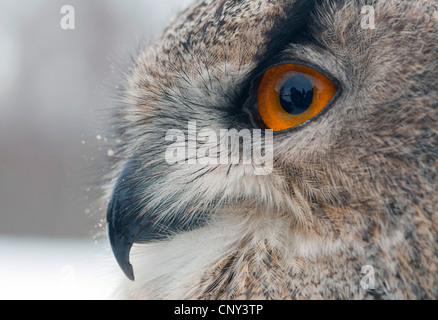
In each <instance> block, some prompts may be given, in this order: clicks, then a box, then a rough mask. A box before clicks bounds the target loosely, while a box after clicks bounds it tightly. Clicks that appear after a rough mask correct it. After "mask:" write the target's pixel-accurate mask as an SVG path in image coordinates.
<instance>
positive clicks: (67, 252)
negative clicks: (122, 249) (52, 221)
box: [0, 237, 118, 300]
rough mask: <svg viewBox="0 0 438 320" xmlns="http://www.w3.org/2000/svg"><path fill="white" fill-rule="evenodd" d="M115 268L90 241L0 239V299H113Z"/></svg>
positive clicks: (109, 257)
mask: <svg viewBox="0 0 438 320" xmlns="http://www.w3.org/2000/svg"><path fill="white" fill-rule="evenodd" d="M115 264H116V263H115V261H114V259H113V257H112V254H111V252H110V251H109V250H108V249H107V248H105V246H104V245H100V244H95V243H94V242H93V241H91V240H90V241H85V240H84V241H83V240H65V239H39V238H9V237H0V299H1V300H9V299H32V300H33V299H37V300H40V299H42V300H46V299H56V300H65V299H73V300H76V299H78V300H81V299H85V300H95V299H98V300H100V299H110V298H111V293H112V292H113V291H114V290H115V282H114V279H117V278H118V276H117V274H115V273H114V272H117V271H116V270H112V271H111V270H110V269H109V268H113V267H114V266H115Z"/></svg>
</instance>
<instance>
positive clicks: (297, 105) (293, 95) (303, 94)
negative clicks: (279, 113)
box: [280, 75, 313, 114]
mask: <svg viewBox="0 0 438 320" xmlns="http://www.w3.org/2000/svg"><path fill="white" fill-rule="evenodd" d="M312 100H313V86H312V83H311V82H310V81H309V79H307V78H306V77H304V76H299V75H297V76H293V77H291V78H290V79H288V80H287V81H286V82H285V84H284V85H283V87H282V88H281V90H280V103H281V106H282V107H283V109H284V110H285V111H286V112H288V113H290V114H301V113H303V112H304V111H306V110H307V109H309V107H310V105H311V104H312Z"/></svg>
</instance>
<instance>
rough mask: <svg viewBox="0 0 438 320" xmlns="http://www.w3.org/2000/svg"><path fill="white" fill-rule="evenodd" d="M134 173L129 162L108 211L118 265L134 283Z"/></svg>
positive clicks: (109, 232)
mask: <svg viewBox="0 0 438 320" xmlns="http://www.w3.org/2000/svg"><path fill="white" fill-rule="evenodd" d="M132 171H133V163H132V160H131V161H130V162H128V163H127V164H126V166H125V168H124V169H123V171H122V174H121V175H120V177H119V179H118V181H117V183H116V186H115V188H114V191H113V195H112V198H111V201H110V203H109V206H108V211H107V217H106V220H107V233H108V238H109V241H110V244H111V248H112V250H113V253H114V256H115V258H116V260H117V263H118V264H119V266H120V267H121V268H122V271H123V272H124V273H125V275H126V276H127V277H128V278H129V279H130V280H132V281H134V271H133V269H132V265H131V263H130V262H129V253H130V251H131V247H132V245H133V244H134V242H135V238H136V235H137V233H138V232H139V231H140V230H138V228H135V225H137V224H135V223H134V222H135V220H134V219H135V217H136V214H135V212H132V210H133V208H135V206H134V207H133V206H132V202H133V201H134V202H135V198H134V197H135V190H134V188H133V186H132V185H131V181H130V176H131V174H132Z"/></svg>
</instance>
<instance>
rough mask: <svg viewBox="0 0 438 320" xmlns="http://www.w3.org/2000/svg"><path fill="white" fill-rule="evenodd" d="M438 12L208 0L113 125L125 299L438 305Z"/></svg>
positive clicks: (116, 227)
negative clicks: (368, 280)
mask: <svg viewBox="0 0 438 320" xmlns="http://www.w3.org/2000/svg"><path fill="white" fill-rule="evenodd" d="M437 10H438V5H437V2H436V1H427V0H420V1H408V0H406V1H362V0H356V1H353V0H352V1H336V0H333V1H313V0H312V1H309V0H306V1H304V0H287V1H286V0H276V1H267V0H261V1H251V0H220V1H213V0H204V1H197V2H196V3H195V4H193V5H192V6H191V7H190V8H188V9H187V10H186V11H184V12H182V13H181V14H180V15H179V17H178V18H177V19H175V20H174V21H172V22H171V23H170V24H169V25H168V27H167V29H166V30H165V31H164V33H163V34H162V36H161V37H160V38H159V39H158V40H157V41H156V43H155V44H154V45H152V46H150V47H148V48H146V49H145V50H143V51H142V52H141V53H140V54H139V55H138V57H136V59H135V62H134V63H133V65H132V68H131V69H130V71H129V72H128V76H127V79H125V87H124V90H123V93H122V96H121V99H122V101H123V103H122V104H121V105H120V106H119V107H118V108H117V109H116V110H115V111H114V116H113V120H114V122H113V123H112V127H113V128H115V130H114V134H115V135H116V136H117V138H118V139H119V140H120V141H121V142H120V144H119V145H117V148H116V149H117V150H118V153H117V156H116V157H114V159H115V161H114V164H113V169H112V179H111V183H110V184H109V189H110V190H111V195H109V196H108V198H109V199H110V203H109V206H108V213H107V229H108V235H109V239H110V243H111V246H112V249H113V252H114V255H115V257H116V259H117V261H118V263H119V265H120V267H121V269H122V270H123V272H124V273H125V274H126V276H127V277H128V278H129V279H131V280H134V279H135V281H134V282H130V281H126V283H124V284H123V285H122V287H121V289H120V292H123V294H124V297H140V298H239V297H244V298H279V299H284V298H435V299H436V298H437V297H438V291H437V290H438V277H437V272H436V271H437V266H438V246H437V243H438V242H437V240H438V239H437V229H438V215H437V212H438V192H437V191H438V180H437V169H438V59H437V57H438V38H437V34H438V13H437ZM133 247H134V248H135V249H132V248H133ZM131 249H132V251H135V253H133V254H132V257H131V256H130V254H131ZM134 256H135V258H136V262H134V263H131V262H130V258H134ZM363 266H371V267H372V268H373V270H375V283H374V285H373V288H371V289H370V288H368V289H364V288H362V287H361V286H360V279H361V278H362V277H363V274H362V275H361V269H362V267H363ZM134 274H135V277H134Z"/></svg>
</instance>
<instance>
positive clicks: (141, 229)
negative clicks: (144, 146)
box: [106, 157, 205, 281]
mask: <svg viewBox="0 0 438 320" xmlns="http://www.w3.org/2000/svg"><path fill="white" fill-rule="evenodd" d="M151 170H152V168H148V170H145V168H144V167H143V166H142V165H141V164H139V163H138V162H137V161H136V158H135V157H134V158H132V159H131V160H130V161H129V162H128V163H127V164H126V165H125V167H124V168H123V171H122V173H121V175H120V177H119V179H118V180H117V183H116V186H115V188H114V191H113V195H112V198H111V201H110V203H109V206H108V211H107V216H106V220H107V233H108V238H109V241H110V244H111V248H112V250H113V253H114V256H115V258H116V260H117V262H118V264H119V265H120V267H121V268H122V270H123V272H124V273H125V275H126V276H127V277H128V278H129V279H130V280H132V281H133V280H134V272H133V268H132V265H131V263H130V261H129V253H130V251H131V248H132V246H133V244H134V243H150V242H153V241H160V240H165V239H167V238H169V237H171V236H172V235H174V234H176V233H179V232H185V231H190V230H193V229H196V228H199V227H201V226H203V225H204V224H205V219H204V215H203V214H202V213H200V214H199V215H196V218H191V219H188V218H187V214H186V213H187V212H192V211H193V209H190V205H188V204H187V206H185V207H183V208H178V211H177V212H176V214H173V215H171V219H169V220H166V219H158V218H157V217H158V215H157V214H156V213H157V212H162V210H163V208H170V207H171V205H172V203H174V202H175V200H176V199H178V198H179V197H180V195H179V194H178V193H175V192H173V193H172V194H169V197H168V198H167V199H166V200H165V203H160V204H159V205H157V206H155V207H154V206H151V203H152V201H151V200H152V198H153V196H154V193H155V192H156V189H157V188H156V187H155V188H154V183H153V182H154V181H155V179H154V178H152V176H153V174H152V172H151ZM145 208H147V209H145Z"/></svg>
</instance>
